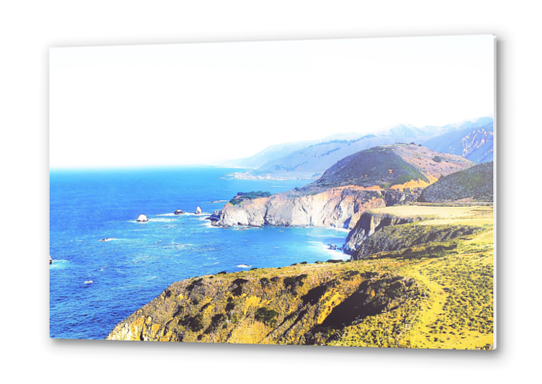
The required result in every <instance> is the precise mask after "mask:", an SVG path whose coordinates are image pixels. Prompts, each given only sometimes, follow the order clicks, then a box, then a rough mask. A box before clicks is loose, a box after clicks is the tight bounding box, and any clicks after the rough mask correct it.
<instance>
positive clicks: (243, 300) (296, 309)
mask: <svg viewBox="0 0 542 384" xmlns="http://www.w3.org/2000/svg"><path fill="white" fill-rule="evenodd" d="M494 50H495V43H494V37H493V36H490V35H476V36H441V37H412V38H406V37H403V38H382V39H339V40H308V41H268V42H235V43H233V42H232V43H206V44H171V45H149V46H116V47H79V48H77V47H74V48H53V49H51V50H50V260H49V263H50V336H51V337H52V338H55V339H102V340H134V341H163V342H202V343H242V344H290V345H315V346H356V347H386V348H389V347H392V348H430V349H476V350H492V349H494V348H495V345H496V344H495V329H494V325H495V311H494V302H495V301H494V300H495V298H494V294H495V282H494V277H495V274H494V268H495V256H494V185H495V179H494V175H495V166H494V159H495V153H494V148H495V145H494V143H495V138H494V136H495V130H494V128H495V127H494V123H495V122H494V119H493V116H494V113H495V110H494V105H495V102H494V101H495V83H494V79H495V71H494V68H495V62H494V57H495V52H494Z"/></svg>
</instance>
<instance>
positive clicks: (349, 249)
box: [344, 211, 419, 254]
mask: <svg viewBox="0 0 542 384" xmlns="http://www.w3.org/2000/svg"><path fill="white" fill-rule="evenodd" d="M417 220H419V218H416V217H398V216H395V215H392V214H389V213H376V212H370V211H367V212H364V213H363V214H362V215H361V217H360V219H359V220H358V222H357V223H356V225H355V226H354V228H353V229H352V230H351V231H350V232H349V233H348V237H347V238H346V244H345V245H344V252H345V253H348V254H353V253H354V252H355V251H356V250H357V249H358V248H359V247H360V245H361V244H362V243H363V242H364V241H365V240H367V238H368V237H369V236H372V235H373V234H374V233H375V232H378V231H379V230H381V229H382V228H384V227H388V226H393V225H399V224H406V223H412V222H414V221H417Z"/></svg>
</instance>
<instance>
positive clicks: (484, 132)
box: [424, 122, 493, 163]
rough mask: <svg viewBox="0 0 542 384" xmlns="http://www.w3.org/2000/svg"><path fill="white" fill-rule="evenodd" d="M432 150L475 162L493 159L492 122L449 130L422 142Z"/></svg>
mask: <svg viewBox="0 0 542 384" xmlns="http://www.w3.org/2000/svg"><path fill="white" fill-rule="evenodd" d="M424 146H426V147H427V148H430V149H432V150H434V151H439V152H444V153H452V154H454V155H458V156H463V157H465V158H466V159H469V160H471V161H473V162H475V163H483V162H487V161H492V160H493V122H491V123H489V124H486V125H483V126H479V127H467V128H465V129H460V130H458V131H455V132H449V133H446V134H443V135H440V136H437V137H434V138H432V139H430V140H427V141H426V142H425V143H424Z"/></svg>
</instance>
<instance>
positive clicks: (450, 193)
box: [419, 161, 493, 203]
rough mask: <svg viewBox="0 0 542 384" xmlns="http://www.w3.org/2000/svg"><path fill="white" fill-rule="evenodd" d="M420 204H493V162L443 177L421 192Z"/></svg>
mask: <svg viewBox="0 0 542 384" xmlns="http://www.w3.org/2000/svg"><path fill="white" fill-rule="evenodd" d="M419 201H420V202H432V203H437V202H441V203H442V202H450V201H465V202H472V201H480V202H482V201H485V202H493V161H491V162H488V163H483V164H478V165H476V166H474V167H472V168H469V169H466V170H463V171H460V172H456V173H453V174H451V175H448V176H445V177H443V178H442V179H440V180H439V181H437V182H436V183H435V184H432V185H430V186H428V187H427V188H425V189H424V190H423V191H422V194H421V196H420V198H419Z"/></svg>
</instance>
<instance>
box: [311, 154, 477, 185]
mask: <svg viewBox="0 0 542 384" xmlns="http://www.w3.org/2000/svg"><path fill="white" fill-rule="evenodd" d="M472 165H473V163H471V162H470V161H468V160H465V159H463V158H461V157H459V156H455V155H449V154H442V153H439V152H435V151H432V150H430V149H428V148H424V147H422V146H419V145H415V144H394V145H383V146H378V147H373V148H370V149H366V150H364V151H360V152H357V153H355V154H353V155H351V156H348V157H346V158H344V159H342V160H341V161H339V162H337V163H336V164H335V165H333V166H332V167H331V168H329V169H328V170H327V171H326V172H324V174H323V175H322V177H321V178H320V179H318V180H317V181H315V182H314V183H311V184H309V185H308V186H306V187H305V188H311V187H335V186H344V185H359V186H362V187H369V188H370V187H379V188H382V189H387V188H415V187H425V186H427V185H429V184H431V183H433V182H435V181H436V180H438V179H439V178H440V177H442V176H444V175H448V174H450V173H454V172H457V171H459V170H463V169H466V168H469V167H470V166H472Z"/></svg>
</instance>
